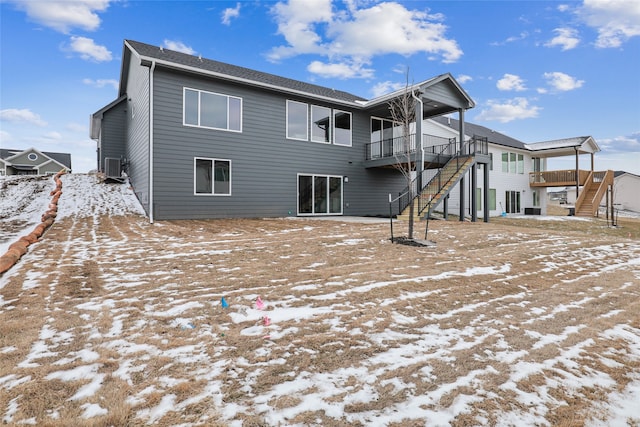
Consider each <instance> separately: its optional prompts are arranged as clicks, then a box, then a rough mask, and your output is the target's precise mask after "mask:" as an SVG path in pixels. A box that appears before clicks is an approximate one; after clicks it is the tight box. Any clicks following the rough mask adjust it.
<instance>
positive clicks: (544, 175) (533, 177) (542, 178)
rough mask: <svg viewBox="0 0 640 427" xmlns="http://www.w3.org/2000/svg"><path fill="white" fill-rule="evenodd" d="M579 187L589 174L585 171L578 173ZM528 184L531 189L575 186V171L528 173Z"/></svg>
mask: <svg viewBox="0 0 640 427" xmlns="http://www.w3.org/2000/svg"><path fill="white" fill-rule="evenodd" d="M578 172H579V173H578V178H579V185H584V183H585V182H586V180H587V177H588V176H589V174H590V173H591V172H590V171H587V170H579V171H578ZM529 184H530V185H531V187H554V186H558V187H562V186H571V185H575V184H576V170H575V169H567V170H557V171H544V172H530V173H529Z"/></svg>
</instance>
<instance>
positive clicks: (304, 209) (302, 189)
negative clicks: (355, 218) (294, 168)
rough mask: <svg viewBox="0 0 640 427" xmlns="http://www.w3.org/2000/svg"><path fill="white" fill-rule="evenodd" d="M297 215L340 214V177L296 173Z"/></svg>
mask: <svg viewBox="0 0 640 427" xmlns="http://www.w3.org/2000/svg"><path fill="white" fill-rule="evenodd" d="M298 215H342V177H341V176H327V175H298Z"/></svg>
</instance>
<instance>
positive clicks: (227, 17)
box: [222, 3, 240, 25]
mask: <svg viewBox="0 0 640 427" xmlns="http://www.w3.org/2000/svg"><path fill="white" fill-rule="evenodd" d="M238 16H240V3H236V7H228V8H226V9H225V10H223V11H222V23H223V24H224V25H230V24H231V19H233V18H237V17H238Z"/></svg>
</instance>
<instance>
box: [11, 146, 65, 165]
mask: <svg viewBox="0 0 640 427" xmlns="http://www.w3.org/2000/svg"><path fill="white" fill-rule="evenodd" d="M29 150H31V148H28V149H26V150H24V149H8V148H0V159H3V160H4V159H8V158H9V157H13V156H15V155H16V154H20V153H23V152H25V151H29ZM40 153H42V154H44V155H45V156H47V157H49V158H50V159H53V160H55V161H56V162H58V163H60V164H61V165H63V166H65V167H66V168H68V169H71V154H69V153H52V152H50V151H40Z"/></svg>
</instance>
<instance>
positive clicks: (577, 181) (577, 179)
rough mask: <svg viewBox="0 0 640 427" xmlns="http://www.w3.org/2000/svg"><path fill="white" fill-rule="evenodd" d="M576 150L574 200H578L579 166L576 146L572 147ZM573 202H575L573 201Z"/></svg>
mask: <svg viewBox="0 0 640 427" xmlns="http://www.w3.org/2000/svg"><path fill="white" fill-rule="evenodd" d="M574 149H575V150H576V202H577V201H578V196H579V194H578V192H579V191H580V166H579V164H578V147H574ZM574 204H575V203H574Z"/></svg>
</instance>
